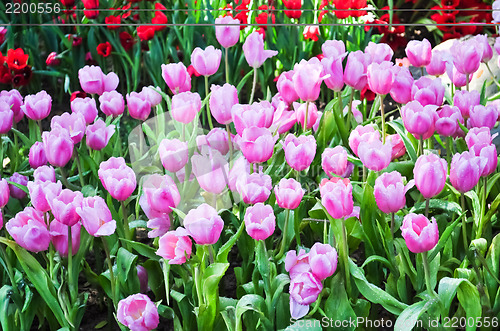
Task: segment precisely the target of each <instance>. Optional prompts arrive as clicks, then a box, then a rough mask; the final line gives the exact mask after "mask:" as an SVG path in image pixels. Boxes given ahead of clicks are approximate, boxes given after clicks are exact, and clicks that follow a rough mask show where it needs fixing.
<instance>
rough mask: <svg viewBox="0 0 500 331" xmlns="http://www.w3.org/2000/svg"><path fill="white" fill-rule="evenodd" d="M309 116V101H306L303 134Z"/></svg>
mask: <svg viewBox="0 0 500 331" xmlns="http://www.w3.org/2000/svg"><path fill="white" fill-rule="evenodd" d="M308 115H309V101H306V116H305V117H304V130H303V133H305V132H306V130H307V116H308Z"/></svg>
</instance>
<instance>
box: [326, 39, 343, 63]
mask: <svg viewBox="0 0 500 331" xmlns="http://www.w3.org/2000/svg"><path fill="white" fill-rule="evenodd" d="M321 51H322V52H323V55H324V56H325V57H329V58H333V59H341V60H343V59H344V58H345V57H346V55H347V53H346V51H345V44H344V42H343V41H342V40H326V41H325V42H324V43H323V45H321Z"/></svg>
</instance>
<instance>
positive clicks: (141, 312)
mask: <svg viewBox="0 0 500 331" xmlns="http://www.w3.org/2000/svg"><path fill="white" fill-rule="evenodd" d="M116 318H117V319H118V321H119V322H120V323H121V324H123V325H125V326H126V327H128V328H129V329H130V330H134V331H136V330H137V331H149V330H153V329H156V327H158V324H159V323H160V316H159V315H158V308H156V305H155V304H154V303H153V302H152V301H151V299H149V297H148V296H147V295H145V294H140V293H138V294H133V295H130V296H128V297H127V298H125V299H123V300H120V302H118V309H117V311H116Z"/></svg>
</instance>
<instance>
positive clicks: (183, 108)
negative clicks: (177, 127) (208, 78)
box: [170, 92, 201, 124]
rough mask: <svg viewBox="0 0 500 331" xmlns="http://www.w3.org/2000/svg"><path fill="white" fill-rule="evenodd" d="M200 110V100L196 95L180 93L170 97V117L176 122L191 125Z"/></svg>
mask: <svg viewBox="0 0 500 331" xmlns="http://www.w3.org/2000/svg"><path fill="white" fill-rule="evenodd" d="M200 110H201V98H200V95H199V94H198V93H191V92H182V93H179V94H176V95H174V96H173V97H172V109H171V110H170V112H171V115H172V117H173V118H174V120H176V121H177V122H181V123H184V124H188V123H191V122H192V121H193V120H194V118H195V117H196V114H198V113H199V112H200Z"/></svg>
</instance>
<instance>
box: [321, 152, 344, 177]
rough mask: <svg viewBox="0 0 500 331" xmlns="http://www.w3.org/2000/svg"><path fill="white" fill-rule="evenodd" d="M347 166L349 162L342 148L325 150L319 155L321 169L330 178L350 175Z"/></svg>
mask: <svg viewBox="0 0 500 331" xmlns="http://www.w3.org/2000/svg"><path fill="white" fill-rule="evenodd" d="M349 164H350V162H348V161H347V151H346V150H345V149H344V147H342V146H335V147H334V148H325V150H324V151H323V154H321V167H322V168H323V171H324V172H325V173H326V174H327V175H328V177H330V178H331V177H333V175H337V176H340V177H348V176H347V174H348V173H349V174H350V172H349ZM332 174H333V175H332Z"/></svg>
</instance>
